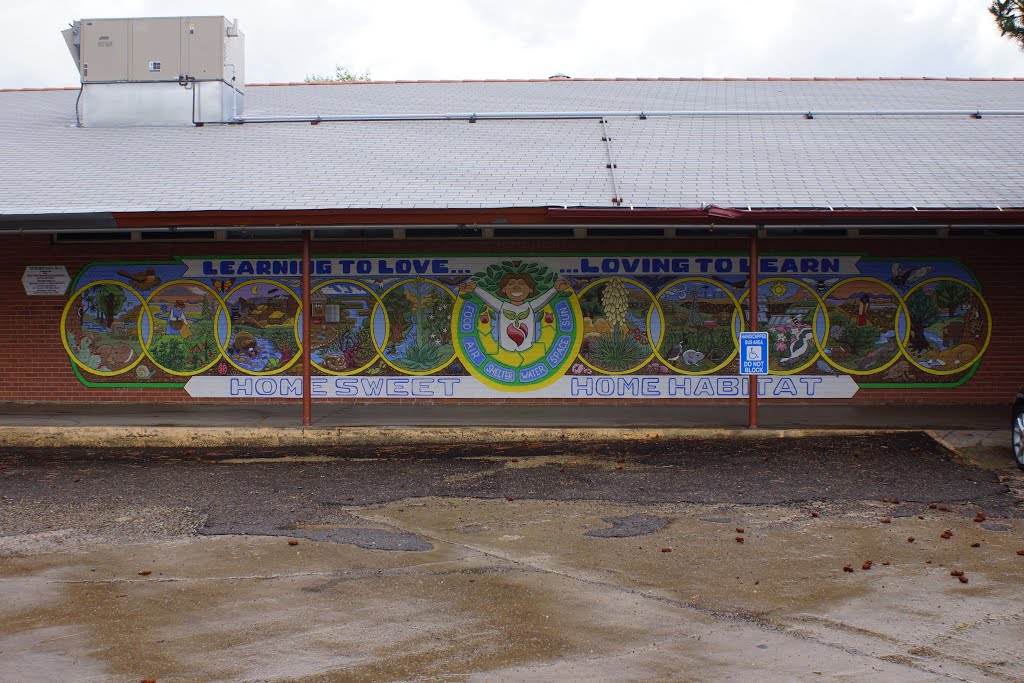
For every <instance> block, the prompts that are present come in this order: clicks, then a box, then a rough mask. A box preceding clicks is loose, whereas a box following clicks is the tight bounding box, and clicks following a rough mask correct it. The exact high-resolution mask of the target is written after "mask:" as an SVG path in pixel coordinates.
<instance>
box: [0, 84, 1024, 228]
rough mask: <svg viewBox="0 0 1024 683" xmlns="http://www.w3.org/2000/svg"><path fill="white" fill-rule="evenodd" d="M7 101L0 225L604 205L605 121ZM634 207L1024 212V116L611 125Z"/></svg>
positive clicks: (521, 95)
mask: <svg viewBox="0 0 1024 683" xmlns="http://www.w3.org/2000/svg"><path fill="white" fill-rule="evenodd" d="M76 95H77V92H76V91H67V90H54V91H8V92H0V157H2V159H3V164H2V165H0V213H3V214H8V215H12V214H14V215H16V214H39V213H89V212H139V211H198V210H248V209H260V210H281V209H312V208H330V209H345V208H386V209H395V208H431V209H434V208H492V207H537V206H598V207H600V206H612V199H613V197H614V195H615V192H614V190H613V187H612V179H611V174H610V171H609V169H608V168H607V164H608V150H607V149H606V146H605V143H604V142H602V135H603V134H604V132H603V128H602V126H601V124H600V123H599V122H598V121H596V120H502V121H485V120H481V121H479V122H478V123H473V124H471V123H467V122H465V121H430V122H422V121H418V122H339V123H334V122H325V123H322V124H320V125H317V126H310V125H308V124H289V123H271V124H246V125H241V126H205V127H202V128H192V127H177V128H171V127H164V128H122V129H97V128H76V127H75V125H74V104H75V97H76ZM940 109H941V110H951V109H956V110H963V111H973V110H979V109H980V110H1017V111H1021V110H1024V81H1018V80H1014V81H980V80H970V81H953V80H949V81H947V80H781V81H775V80H763V81H754V80H751V81H732V80H621V81H620V80H614V81H550V82H547V81H540V82H535V81H527V82H519V81H517V82H455V83H446V82H442V83H379V84H349V85H320V86H307V85H294V86H273V87H250V88H249V89H248V94H247V106H246V111H245V114H246V115H247V116H317V115H321V116H324V115H350V114H443V113H452V112H461V113H473V112H476V113H485V112H499V111H500V112H529V111H547V112H555V111H609V110H629V111H641V110H646V111H652V110H689V111H694V110H700V111H734V110H756V111H772V110H794V111H795V110H801V111H802V110H811V111H817V112H822V111H828V110H833V111H835V110H874V111H894V110H940ZM608 131H609V134H610V135H611V137H612V155H613V157H614V162H615V164H616V169H615V179H616V181H617V190H618V195H619V196H620V197H622V199H623V202H624V205H632V206H635V207H692V206H700V205H702V204H717V205H720V206H730V207H741V208H746V207H747V206H750V207H753V208H792V207H821V208H824V207H829V206H831V207H834V208H905V207H911V206H914V207H918V208H991V207H995V206H1002V207H1004V208H1007V207H1014V206H1015V207H1021V206H1024V168H1022V165H1024V164H1022V159H1024V116H986V117H984V118H982V119H972V118H970V117H968V116H962V115H961V116H816V117H815V118H814V119H813V120H806V119H804V118H803V117H800V116H767V115H764V116H762V115H754V116H742V117H739V116H724V117H673V118H661V117H651V118H647V119H639V118H637V117H615V118H611V119H610V120H609V123H608Z"/></svg>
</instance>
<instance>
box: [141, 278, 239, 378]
mask: <svg viewBox="0 0 1024 683" xmlns="http://www.w3.org/2000/svg"><path fill="white" fill-rule="evenodd" d="M181 284H187V285H189V286H192V285H198V286H200V287H202V288H203V289H205V290H206V291H208V292H210V293H211V294H213V298H214V299H216V301H217V304H218V305H219V308H218V309H217V312H216V313H215V314H214V315H213V341H214V342H215V343H216V344H217V349H218V350H219V351H220V354H219V355H218V356H217V357H216V358H214V359H213V360H212V361H210V362H209V363H207V364H206V365H204V366H203V367H201V368H199V369H197V370H193V371H191V372H179V371H177V370H171V369H170V368H166V367H164V366H163V365H160V363H158V362H157V360H156V358H154V357H153V354H151V353H150V352H149V344H143V346H142V349H143V351H144V352H145V354H146V358H149V360H150V361H152V363H153V365H155V366H157V367H158V368H160V369H161V370H163V371H164V372H166V373H167V374H169V375H175V376H177V377H191V376H192V375H201V374H203V373H204V372H206V371H207V370H209V369H210V368H212V367H213V366H215V365H216V364H217V363H218V362H219V361H220V360H221V358H222V357H223V356H224V349H223V348H222V347H221V344H220V335H219V334H217V318H218V317H219V316H220V315H221V313H223V314H224V318H225V320H229V321H230V319H231V316H230V315H228V312H227V308H226V307H225V306H224V300H223V299H221V298H220V295H219V294H217V291H216V290H215V289H214V288H213V287H210V286H209V285H207V284H204V283H202V282H200V281H198V280H171V281H170V282H165V283H164V284H162V285H160V286H159V287H157V288H156V289H154V290H153V291H152V292H150V293H149V296H148V297H146V301H145V304H146V308H145V315H146V323H147V329H148V331H149V334H148V335H147V336H148V337H149V342H150V343H152V342H153V311H152V309H151V308H150V306H149V303H150V301H151V300H152V299H153V297H154V296H156V295H157V293H158V292H160V291H162V290H164V289H167V288H168V287H171V286H172V285H181ZM141 325H142V323H141V320H140V322H139V326H140V329H141ZM230 338H231V335H230V333H229V334H228V339H230ZM140 341H141V335H140Z"/></svg>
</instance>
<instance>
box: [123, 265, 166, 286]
mask: <svg viewBox="0 0 1024 683" xmlns="http://www.w3.org/2000/svg"><path fill="white" fill-rule="evenodd" d="M117 274H118V275H120V276H121V277H123V278H126V279H128V280H130V281H131V283H132V285H133V286H134V287H135V289H153V288H154V287H156V286H157V285H159V284H160V283H161V282H162V280H161V279H160V276H159V275H157V274H156V270H154V269H153V268H147V269H146V272H145V273H126V272H125V271H123V270H119V271H117Z"/></svg>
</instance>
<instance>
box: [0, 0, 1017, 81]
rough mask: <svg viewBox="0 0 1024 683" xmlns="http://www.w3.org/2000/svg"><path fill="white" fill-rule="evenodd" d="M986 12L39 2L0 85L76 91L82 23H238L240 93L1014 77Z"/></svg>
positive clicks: (923, 6) (973, 2) (521, 3)
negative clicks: (407, 82) (73, 53)
mask: <svg viewBox="0 0 1024 683" xmlns="http://www.w3.org/2000/svg"><path fill="white" fill-rule="evenodd" d="M988 4H989V0H900V2H893V1H892V0H858V2H855V3H851V2H840V1H839V0H773V1H772V2H765V1H764V0H736V1H734V2H730V3H722V2H718V1H715V0H647V2H644V3H623V2H621V0H580V1H578V2H567V1H562V2H560V1H558V0H518V1H517V2H515V3H497V2H481V1H479V0H477V1H473V0H434V1H433V2H423V1H422V0H391V2H387V3H379V4H373V5H371V4H369V3H361V4H360V3H340V2H331V1H329V0H311V1H307V2H301V3H282V2H280V0H275V1H274V2H270V1H269V0H222V1H221V2H198V1H195V0H193V1H190V2H189V1H186V2H179V3H175V4H173V5H171V6H169V5H168V4H167V3H166V2H155V1H153V0H133V1H130V2H112V1H109V0H108V1H104V0H81V1H76V2H71V1H68V0H65V1H57V0H35V1H34V2H31V3H28V2H26V3H21V2H17V3H15V2H9V3H5V4H4V5H3V7H2V8H0V19H2V21H3V25H4V26H5V27H7V28H8V31H7V33H6V36H5V40H4V41H3V42H2V43H0V64H2V65H3V68H2V70H0V87H41V86H61V85H65V86H67V85H76V84H77V76H76V74H75V70H74V67H73V65H72V62H71V59H70V57H69V56H68V54H67V51H66V49H65V47H64V43H63V39H62V38H61V36H60V33H59V31H60V29H61V28H63V27H65V26H66V25H67V23H68V22H70V21H72V20H74V19H79V18H82V17H104V16H160V15H165V14H167V13H168V10H169V9H170V8H173V11H174V12H176V13H179V14H188V13H193V14H225V15H227V16H229V17H237V18H238V19H240V20H241V26H242V30H243V32H245V34H246V41H247V60H246V61H247V80H248V81H249V82H270V81H301V80H302V79H303V77H304V76H305V75H307V74H309V73H314V72H315V73H329V72H331V71H333V68H334V65H335V64H341V65H344V66H347V67H348V68H350V69H351V70H353V71H357V72H361V71H364V70H366V69H369V70H370V71H371V73H372V75H373V76H374V77H375V78H379V79H438V78H454V79H458V78H545V77H547V76H550V75H551V74H553V73H556V72H559V71H561V72H564V73H568V74H569V75H571V76H576V77H595V76H925V75H927V76H1020V75H1024V54H1022V53H1021V52H1020V51H1019V50H1018V49H1016V47H1015V46H1014V45H1013V44H1012V43H1010V42H1009V41H1008V40H1006V39H1004V38H1001V37H1000V36H999V34H998V31H997V30H996V28H995V26H994V24H993V22H992V19H991V17H990V16H989V14H988V12H987V11H986V7H987V6H988Z"/></svg>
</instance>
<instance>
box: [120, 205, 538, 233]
mask: <svg viewBox="0 0 1024 683" xmlns="http://www.w3.org/2000/svg"><path fill="white" fill-rule="evenodd" d="M112 215H113V217H114V221H115V223H116V224H117V227H118V228H124V229H129V230H131V229H137V228H166V227H172V226H174V227H212V228H223V227H246V226H277V225H279V226H282V227H288V226H294V227H303V226H321V225H459V224H463V225H505V224H508V225H524V224H526V225H531V224H538V223H553V222H555V221H554V220H553V219H552V218H551V217H550V216H549V215H548V210H547V208H546V207H538V208H510V209H308V210H290V211H289V210H284V211H153V212H137V213H136V212H132V213H114V214H112Z"/></svg>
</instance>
